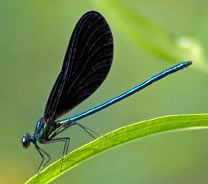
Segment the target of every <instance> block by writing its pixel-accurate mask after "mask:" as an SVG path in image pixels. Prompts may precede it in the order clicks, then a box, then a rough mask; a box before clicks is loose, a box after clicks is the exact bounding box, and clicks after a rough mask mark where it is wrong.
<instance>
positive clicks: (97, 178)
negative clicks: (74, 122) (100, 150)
mask: <svg viewBox="0 0 208 184" xmlns="http://www.w3.org/2000/svg"><path fill="white" fill-rule="evenodd" d="M98 1H99V0H98ZM124 3H126V4H128V6H130V7H133V8H134V10H135V11H136V12H138V13H140V14H141V15H142V16H143V17H145V18H147V19H149V20H150V21H152V22H153V23H154V24H156V25H158V26H160V27H162V28H163V29H164V30H166V31H167V32H168V33H169V34H170V35H178V36H192V37H194V38H195V39H197V40H198V41H199V42H200V43H201V45H202V46H203V48H204V51H205V53H204V54H205V55H206V51H207V50H208V37H207V30H208V14H207V11H208V1H206V0H198V1H194V0H180V1H179V0H175V1H170V0H168V1H167V0H149V1H145V0H140V1H138V0H128V1H127V0H125V1H124ZM89 10H97V11H100V9H99V8H98V7H97V6H96V5H95V4H93V2H92V1H87V0H84V1H83V0H77V1H72V0H71V1H64V0H59V1H57V0H52V1H48V0H45V1H28V0H27V1H26V0H22V1H17V0H13V1H11V0H7V1H6V0H0V58H1V62H0V74H1V77H0V85H1V90H0V102H1V105H0V113H1V131H0V132H1V134H0V145H1V149H0V183H2V184H10V183H24V182H25V181H26V180H27V179H29V178H30V177H31V176H33V175H34V174H35V173H36V171H37V168H38V166H39V164H40V157H39V155H38V153H37V151H36V150H35V148H34V147H33V146H31V147H30V148H29V149H28V150H24V149H23V148H22V146H21V138H22V136H23V135H24V134H25V133H26V132H29V133H32V132H33V131H34V127H35V124H36V121H37V120H38V118H40V117H41V116H42V114H43V111H44V106H45V104H46V101H47V98H48V95H49V93H50V90H51V88H52V86H53V83H54V81H55V79H56V76H57V75H58V73H59V71H60V68H61V65H62V61H63V57H64V54H65V51H66V47H67V44H68V41H69V38H70V35H71V32H72V30H73V28H74V26H75V24H76V22H77V21H78V19H79V18H80V17H81V16H82V14H84V13H85V12H86V11H89ZM100 13H101V14H103V16H104V17H105V18H106V20H107V21H108V23H109V25H110V27H111V30H112V32H113V36H114V45H115V53H114V61H113V66H112V68H111V71H110V74H109V75H108V77H107V79H106V80H105V82H104V83H103V85H102V86H101V87H100V88H99V89H98V90H97V91H96V93H95V94H93V96H91V97H90V98H89V99H88V100H86V101H85V102H84V103H82V105H80V106H78V107H77V108H75V109H74V110H73V111H71V112H69V113H68V114H67V115H66V116H65V117H69V116H71V115H75V114H76V113H79V112H81V111H83V110H86V109H88V108H90V107H93V106H94V105H98V104H100V103H102V102H104V101H106V100H107V99H109V98H111V97H114V96H116V95H118V94H120V93H122V92H124V91H125V90H127V89H129V88H131V87H133V86H135V85H137V84H139V83H140V82H143V81H144V80H145V79H147V78H149V77H150V76H152V75H154V74H156V73H158V72H160V71H161V70H163V69H165V68H167V67H169V66H171V65H173V62H172V63H171V62H167V61H165V60H164V59H160V58H159V57H155V56H154V55H153V54H152V53H150V52H148V51H146V50H143V49H142V48H141V49H140V48H139V47H137V46H136V45H135V44H134V43H133V42H131V41H129V39H128V36H125V35H124V34H122V33H121V32H120V30H119V28H118V27H117V26H116V25H114V24H113V22H111V17H110V16H108V15H107V13H106V12H102V10H101V11H100ZM157 39H158V38H157ZM187 60H192V58H189V57H187ZM179 62H180V61H179ZM195 62H197V61H195ZM193 65H194V64H193ZM207 83H208V73H206V72H200V71H196V70H194V69H193V68H192V67H190V68H188V69H186V70H183V71H181V72H178V73H176V74H174V75H172V76H170V77H168V78H166V79H164V80H161V81H160V82H158V83H157V84H154V85H152V86H150V87H148V88H147V89H145V90H144V91H142V92H140V93H138V94H135V95H134V96H132V97H130V98H128V99H126V100H124V101H122V102H120V103H118V104H116V105H114V106H112V107H110V108H108V109H106V110H103V111H102V112H99V113H97V114H95V115H93V116H90V117H88V118H85V119H83V120H81V121H80V123H82V124H83V125H85V126H87V127H89V128H91V129H92V130H94V131H96V132H98V133H99V134H101V135H103V134H105V133H107V132H108V131H111V130H113V129H116V128H119V127H121V126H124V125H128V124H130V123H133V122H138V121H141V120H145V119H150V118H154V117H159V116H164V115H169V114H189V113H205V112H208V105H207V94H208V87H207ZM63 136H70V137H71V144H70V150H73V149H75V148H77V147H79V146H81V145H83V144H84V143H87V142H89V141H90V140H91V138H90V137H89V136H88V135H86V134H85V133H83V131H82V130H80V129H79V128H78V127H73V128H71V129H70V130H67V131H66V132H64V133H63ZM207 140H208V131H207V130H191V131H177V132H169V133H162V134H157V135H154V136H149V137H146V138H145V139H142V140H140V141H134V142H131V143H130V144H126V145H123V146H120V147H117V148H116V149H112V150H110V151H107V152H105V153H104V154H101V155H99V156H97V157H95V158H93V159H91V160H89V161H87V162H85V163H84V164H81V165H80V166H79V167H77V168H75V169H73V170H71V171H70V172H68V173H66V174H65V175H64V176H62V177H60V178H59V179H57V180H56V181H55V182H53V183H63V184H64V183H79V184H86V183H90V184H95V183H103V184H104V183H105V184H106V183H108V184H114V183H120V184H124V183H131V184H136V183H141V184H147V183H148V184H151V183H154V184H155V183H160V184H163V183H164V184H174V183H189V184H192V183H200V184H201V183H207V181H208V176H207V170H208V144H207ZM42 148H43V149H45V150H46V151H48V152H49V153H50V154H51V157H52V160H56V159H58V158H60V157H61V155H62V149H63V145H62V144H61V143H60V144H56V145H53V144H52V145H44V146H42Z"/></svg>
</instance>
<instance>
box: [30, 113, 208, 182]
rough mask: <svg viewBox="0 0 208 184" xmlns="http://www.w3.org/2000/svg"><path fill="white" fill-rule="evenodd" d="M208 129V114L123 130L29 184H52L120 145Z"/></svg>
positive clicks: (53, 166) (58, 163) (88, 146)
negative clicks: (178, 132) (147, 137)
mask: <svg viewBox="0 0 208 184" xmlns="http://www.w3.org/2000/svg"><path fill="white" fill-rule="evenodd" d="M199 128H200V129H204V128H208V114H195V115H172V116H165V117H160V118H155V119H151V120H146V121H142V122H138V123H134V124H131V125H128V126H124V127H122V128H119V129H117V130H114V131H112V132H109V133H107V134H106V135H104V136H102V137H100V138H98V139H96V140H93V141H92V142H90V143H88V144H86V145H84V146H82V147H80V148H78V149H76V150H74V151H72V152H71V153H69V154H68V155H66V156H65V157H64V162H63V167H62V172H60V167H61V159H59V160H58V161H56V162H54V163H52V164H51V165H50V166H48V167H47V168H45V169H44V170H43V171H42V172H41V173H40V174H39V175H38V176H37V175H35V176H34V177H32V178H31V179H30V180H28V181H27V182H26V183H27V184H32V183H50V182H51V181H53V180H55V179H56V178H58V177H59V176H61V175H63V174H64V173H66V172H67V171H69V170H71V169H72V168H74V167H76V166H78V165H80V164H81V163H82V162H84V161H86V160H88V159H90V158H92V157H94V156H96V155H98V154H99V153H101V152H103V151H107V150H109V149H110V148H113V147H115V146H117V145H120V144H123V143H127V142H130V141H132V140H135V139H138V138H142V137H144V136H147V135H151V134H155V133H159V132H165V131H170V130H181V129H184V130H187V129H199Z"/></svg>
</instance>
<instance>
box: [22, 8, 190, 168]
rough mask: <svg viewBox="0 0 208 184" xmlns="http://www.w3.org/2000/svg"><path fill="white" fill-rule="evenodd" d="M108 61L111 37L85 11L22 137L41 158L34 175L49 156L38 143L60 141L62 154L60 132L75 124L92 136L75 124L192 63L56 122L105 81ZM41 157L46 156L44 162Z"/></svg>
mask: <svg viewBox="0 0 208 184" xmlns="http://www.w3.org/2000/svg"><path fill="white" fill-rule="evenodd" d="M112 59H113V37H112V33H111V30H110V27H109V26H108V24H107V22H106V20H105V19H104V17H103V16H102V15H101V14H100V13H98V12H95V11H89V12H87V13H85V14H84V15H83V16H82V17H81V18H80V20H79V21H78V23H77V24H76V26H75V28H74V31H73V33H72V36H71V39H70V42H69V45H68V48H67V51H66V54H65V58H64V62H63V66H62V69H61V72H60V73H59V75H58V77H57V79H56V82H55V84H54V86H53V88H52V90H51V93H50V96H49V98H48V101H47V104H46V107H45V112H44V115H43V117H42V118H40V119H39V120H38V121H37V123H36V127H35V131H34V133H33V134H32V135H30V134H28V133H26V134H25V135H24V136H23V138H22V146H23V147H24V148H28V147H29V145H30V143H33V144H34V146H35V148H36V149H37V151H38V152H39V154H40V156H41V157H42V161H41V164H40V166H39V168H38V172H39V171H40V169H42V167H44V166H45V165H46V164H47V163H48V161H49V160H50V155H49V154H48V153H47V152H45V151H44V150H43V149H41V148H40V147H39V145H38V144H37V143H38V142H39V143H40V144H48V143H54V142H64V143H65V144H64V149H63V156H64V155H66V154H67V152H68V147H69V141H70V138H69V137H64V138H55V137H56V136H57V135H59V134H60V133H61V132H63V131H64V130H66V129H67V128H69V127H71V126H73V125H78V126H80V127H81V128H83V129H84V130H85V131H86V132H87V133H88V134H89V135H91V136H92V137H94V136H93V135H92V134H91V133H90V130H89V129H88V128H86V127H84V126H83V125H81V124H79V123H78V122H77V121H78V120H80V119H82V118H84V117H87V116H89V115H91V114H94V113H96V112H98V111H100V110H102V109H105V108H107V107H108V106H110V105H112V104H114V103H116V102H118V101H120V100H122V99H124V98H126V97H128V96H130V95H132V94H134V93H136V92H138V91H140V90H142V89H143V88H145V87H147V86H149V85H150V84H152V83H153V82H156V81H158V80H160V79H162V78H163V77H165V76H167V75H169V74H171V73H174V72H177V71H179V70H181V69H183V68H185V67H187V66H189V65H190V64H191V63H192V62H191V61H188V62H181V63H179V64H177V65H174V66H172V67H170V68H168V69H166V70H164V71H162V72H160V73H159V74H157V75H154V76H153V77H151V78H150V79H148V80H146V81H144V82H143V83H141V84H139V85H138V86H135V87H134V88H132V89H130V90H128V91H126V92H125V93H123V94H121V95H119V96H116V97H114V98H112V99H110V100H108V101H107V102H105V103H103V104H101V105H98V106H95V107H93V108H91V109H89V110H87V111H84V112H82V113H80V114H78V115H75V116H72V117H69V118H66V119H63V120H57V118H59V117H60V116H61V115H63V114H65V113H66V112H68V111H69V110H71V109H72V108H74V107H75V106H77V105H78V104H80V103H81V102H82V101H84V100H85V99H87V98H88V97H89V96H90V95H91V94H92V93H93V92H94V91H96V89H97V88H98V87H99V86H100V85H101V84H102V82H103V81H104V80H105V78H106V76H107V74H108V72H109V70H110V67H111V64H112ZM44 156H46V157H48V160H47V161H46V162H45V163H44ZM62 161H63V160H62ZM43 163H44V164H43Z"/></svg>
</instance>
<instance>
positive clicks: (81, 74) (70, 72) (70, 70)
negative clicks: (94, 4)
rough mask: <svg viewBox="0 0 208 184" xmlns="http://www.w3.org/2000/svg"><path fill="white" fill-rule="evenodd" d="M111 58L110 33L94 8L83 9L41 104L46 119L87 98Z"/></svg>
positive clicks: (101, 80)
mask: <svg viewBox="0 0 208 184" xmlns="http://www.w3.org/2000/svg"><path fill="white" fill-rule="evenodd" d="M112 59H113V37H112V33H111V30H110V28H109V26H108V24H107V22H106V20H105V19H104V18H103V17H102V15H100V14H99V13H98V12H95V11H90V12H87V13H85V14H84V15H83V16H82V17H81V18H80V20H79V22H78V23H77V24H76V26H75V28H74V31H73V33H72V36H71V39H70V42H69V45H68V48H67V51H66V55H65V58H64V62H63V66H62V69H61V72H60V73H59V75H58V78H57V79H56V82H55V84H54V86H53V89H52V91H51V93H50V96H49V98H48V102H47V104H46V107H45V112H44V119H45V121H46V122H48V121H50V120H55V119H57V118H58V117H59V116H61V115H63V114H64V113H66V112H67V111H69V110H71V109H72V108H74V107H75V106H76V105H78V104H80V103H81V102H82V101H84V100H85V99H86V98H88V97H89V96H90V95H91V94H92V93H93V92H94V91H95V90H96V89H97V88H98V87H99V86H100V85H101V83H102V82H103V81H104V79H105V78H106V76H107V74H108V72H109V70H110V67H111V64H112Z"/></svg>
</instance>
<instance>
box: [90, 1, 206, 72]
mask: <svg viewBox="0 0 208 184" xmlns="http://www.w3.org/2000/svg"><path fill="white" fill-rule="evenodd" d="M90 2H92V4H93V5H95V7H96V8H97V9H98V10H99V11H101V12H102V13H105V15H106V16H107V17H106V18H107V21H108V22H110V23H112V24H113V25H115V26H116V27H117V28H118V30H119V31H120V32H121V33H123V35H124V36H125V37H126V38H127V39H128V40H130V41H132V42H133V43H134V44H135V45H136V46H137V47H138V48H139V49H140V48H143V49H144V50H146V51H148V53H150V54H152V55H155V56H156V57H158V58H160V59H163V60H165V61H169V62H170V61H171V62H179V61H189V60H191V61H194V65H193V67H194V68H195V69H198V70H200V71H205V72H208V65H207V63H206V61H205V60H206V58H205V51H204V48H203V46H202V44H201V43H200V42H199V41H198V40H197V39H195V38H193V37H190V36H186V35H178V36H172V33H169V32H167V31H165V30H164V29H162V28H161V27H160V26H158V25H156V24H154V23H153V22H152V21H150V20H148V19H147V18H145V17H144V16H142V15H141V14H139V12H137V11H136V10H134V9H133V8H132V7H130V6H129V5H128V1H122V0H119V1H118V0H99V1H98V0H90Z"/></svg>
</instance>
